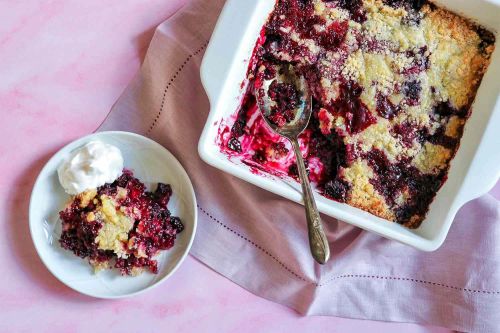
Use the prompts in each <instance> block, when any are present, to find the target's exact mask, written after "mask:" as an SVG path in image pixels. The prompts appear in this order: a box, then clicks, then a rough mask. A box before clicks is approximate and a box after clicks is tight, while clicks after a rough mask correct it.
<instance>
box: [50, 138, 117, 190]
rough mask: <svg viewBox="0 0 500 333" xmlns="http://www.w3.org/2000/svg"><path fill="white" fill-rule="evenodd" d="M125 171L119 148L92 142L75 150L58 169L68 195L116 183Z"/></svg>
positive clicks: (60, 180)
mask: <svg viewBox="0 0 500 333" xmlns="http://www.w3.org/2000/svg"><path fill="white" fill-rule="evenodd" d="M122 171H123V156H122V153H121V151H120V149H118V148H117V147H115V146H113V145H110V144H107V143H104V142H101V141H91V142H89V143H87V144H86V145H85V146H83V147H81V148H79V149H77V150H75V151H74V152H73V153H72V154H71V155H70V156H69V157H68V158H67V159H66V160H65V161H64V162H63V163H62V164H61V165H60V166H59V168H58V169H57V174H58V176H59V182H60V183H61V185H62V187H64V190H65V191H66V192H67V193H68V194H72V195H75V194H79V193H82V192H84V191H86V190H89V189H92V188H96V187H99V186H102V185H104V184H106V183H112V182H114V181H115V180H116V179H117V178H118V177H119V176H120V175H121V174H122Z"/></svg>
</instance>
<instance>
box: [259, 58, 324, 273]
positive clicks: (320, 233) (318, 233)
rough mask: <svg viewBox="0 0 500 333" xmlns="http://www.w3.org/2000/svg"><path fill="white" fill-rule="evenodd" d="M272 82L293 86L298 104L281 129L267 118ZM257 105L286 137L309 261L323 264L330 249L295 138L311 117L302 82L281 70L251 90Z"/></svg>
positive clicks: (287, 70) (283, 69)
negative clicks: (294, 169) (293, 161)
mask: <svg viewBox="0 0 500 333" xmlns="http://www.w3.org/2000/svg"><path fill="white" fill-rule="evenodd" d="M274 79H276V80H277V81H278V83H287V84H293V85H294V86H295V88H296V90H297V92H298V93H299V95H300V96H299V100H300V102H299V105H298V107H297V109H296V110H295V118H294V119H293V120H292V121H290V122H289V123H287V124H285V125H283V126H281V127H280V126H277V125H276V124H274V123H273V122H271V121H270V120H269V119H268V116H269V115H271V107H272V106H273V105H274V103H275V102H274V101H273V100H272V99H271V98H270V97H269V94H268V92H269V86H270V85H271V83H272V82H273V81H274ZM255 95H256V99H257V104H258V106H259V109H260V111H261V113H262V114H263V116H264V119H265V121H266V123H267V124H268V125H269V127H271V129H272V130H273V131H274V132H276V133H277V134H279V135H281V136H283V137H285V138H287V139H288V140H289V141H290V142H291V144H292V146H293V150H294V153H295V159H296V161H297V169H298V173H299V178H300V183H301V185H302V198H303V200H304V206H305V209H306V218H307V229H308V234H309V246H310V248H311V254H312V256H313V258H314V259H315V260H316V261H317V262H318V263H320V264H324V263H326V262H327V261H328V259H329V258H330V247H329V245H328V241H327V239H326V236H325V232H324V230H323V226H322V223H321V217H320V215H319V212H318V208H317V207H316V202H315V200H314V196H313V193H312V190H311V184H310V183H309V177H308V175H307V171H306V166H305V164H304V159H303V158H302V153H301V152H300V148H299V141H298V140H297V138H298V136H299V134H300V133H302V131H304V130H305V129H306V127H307V124H308V123H309V119H310V118H311V114H312V102H311V96H310V94H309V89H308V88H307V85H306V82H305V79H304V78H303V77H302V76H300V77H299V76H298V75H297V74H296V73H295V71H294V70H293V68H292V67H291V66H287V67H282V68H280V70H279V74H278V75H277V76H276V77H275V78H273V80H263V82H262V86H261V87H259V88H258V89H256V91H255Z"/></svg>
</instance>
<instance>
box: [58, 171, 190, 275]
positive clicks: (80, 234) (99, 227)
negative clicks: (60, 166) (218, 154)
mask: <svg viewBox="0 0 500 333" xmlns="http://www.w3.org/2000/svg"><path fill="white" fill-rule="evenodd" d="M171 195H172V188H171V187H170V185H167V184H162V183H158V185H157V188H156V190H155V191H154V192H148V191H146V187H145V185H144V184H143V183H142V182H141V181H140V180H139V179H137V178H135V177H134V176H133V174H132V172H131V171H129V170H125V171H124V172H123V174H122V175H121V176H120V177H118V179H116V180H115V181H114V182H113V183H111V184H104V185H103V186H100V187H98V188H96V189H90V190H87V191H85V192H82V193H80V194H78V195H76V196H74V197H73V198H72V200H71V202H70V203H69V204H68V205H67V207H66V208H65V209H64V210H63V211H61V212H60V213H59V216H60V218H61V221H62V226H63V227H62V234H61V238H60V244H61V246H62V247H63V248H64V249H66V250H70V251H72V252H73V253H74V254H76V255H77V256H79V257H81V258H87V259H88V260H89V262H90V264H91V265H92V266H94V268H95V270H96V271H98V270H100V269H106V268H109V267H112V266H114V267H115V268H118V269H119V270H120V272H121V273H122V274H123V275H138V274H140V273H142V272H143V271H144V270H146V269H147V270H149V271H150V272H152V273H157V272H158V263H157V261H156V260H155V259H154V257H155V256H156V255H157V254H159V252H160V251H161V250H168V249H170V248H171V247H172V246H173V245H174V241H175V238H176V236H177V234H178V233H180V232H182V231H183V230H184V225H183V224H182V222H181V220H180V219H179V218H178V217H175V216H171V214H170V211H169V210H168V208H167V204H168V201H169V199H170V196H171Z"/></svg>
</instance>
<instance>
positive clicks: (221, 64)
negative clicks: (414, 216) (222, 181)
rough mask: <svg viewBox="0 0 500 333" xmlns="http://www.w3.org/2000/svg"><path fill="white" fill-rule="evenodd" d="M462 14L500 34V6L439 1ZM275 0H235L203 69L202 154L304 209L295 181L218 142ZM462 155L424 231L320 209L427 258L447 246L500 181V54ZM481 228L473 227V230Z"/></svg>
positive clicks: (323, 202)
mask: <svg viewBox="0 0 500 333" xmlns="http://www.w3.org/2000/svg"><path fill="white" fill-rule="evenodd" d="M436 3H437V4H438V5H441V6H444V7H446V8H448V9H450V10H452V11H454V12H456V13H458V14H460V15H463V16H465V17H468V18H471V19H472V20H474V21H475V22H477V23H479V24H481V25H483V26H485V27H486V28H488V29H490V30H491V31H493V32H494V33H495V34H496V35H497V41H498V34H497V32H498V31H500V0H476V1H470V0H439V1H436ZM274 4H275V1H274V0H255V1H248V0H227V2H226V4H225V7H224V9H223V11H222V13H221V15H220V17H219V21H218V23H217V25H216V27H215V30H214V32H213V35H212V39H211V41H210V43H209V46H208V48H207V51H206V53H205V56H204V59H203V63H202V66H201V79H202V82H203V85H204V87H205V90H206V92H207V95H208V97H209V100H210V106H211V110H210V114H209V115H208V119H207V122H206V124H205V128H204V130H203V133H202V135H201V138H200V141H199V145H198V151H199V154H200V156H201V158H202V159H203V160H205V161H206V162H207V163H209V164H211V165H212V166H214V167H216V168H219V169H221V170H222V171H225V172H227V173H230V174H232V175H234V176H237V177H239V178H241V179H243V180H246V181H248V182H250V183H252V184H254V185H256V186H259V187H261V188H263V189H266V190H268V191H271V192H274V193H276V194H278V195H281V196H283V197H285V198H288V199H290V200H293V201H295V202H299V203H300V202H302V197H301V194H300V186H299V184H297V183H296V182H294V181H293V180H287V179H281V178H278V177H275V176H272V175H265V176H262V175H259V174H255V173H252V172H251V170H250V168H249V167H248V166H247V165H245V164H243V163H240V162H238V161H237V160H235V159H231V160H230V159H228V157H227V156H226V155H225V154H223V153H221V152H220V147H219V146H218V144H217V143H216V138H217V136H218V129H219V124H220V122H221V120H223V119H227V118H228V117H230V116H231V115H233V114H235V112H236V110H237V108H238V106H239V104H240V102H241V97H242V94H243V92H244V90H243V88H244V87H243V88H242V84H241V83H242V81H244V79H245V75H246V71H247V68H248V61H249V59H250V57H251V55H252V51H253V49H254V46H255V43H256V41H257V38H258V36H259V33H260V31H261V29H262V26H263V25H264V23H265V21H266V20H267V18H268V15H269V13H270V12H271V11H272V9H273V7H274ZM472 107H473V112H472V116H471V117H470V119H469V120H468V122H467V124H466V126H465V130H464V135H463V137H462V140H461V144H460V148H459V150H458V152H457V154H456V156H455V158H454V159H453V160H452V162H451V167H450V170H449V173H448V180H447V181H446V182H445V184H444V185H443V187H442V188H441V189H440V190H439V192H438V193H437V195H436V197H435V199H434V201H433V203H432V204H431V206H430V209H429V212H428V214H427V217H426V219H425V220H424V221H423V223H422V225H421V226H420V227H419V228H418V229H407V228H405V227H403V226H401V225H399V224H397V223H392V222H388V221H386V220H384V219H381V218H379V217H376V216H374V215H371V214H369V213H367V212H364V211H362V210H360V209H357V208H353V207H351V206H348V205H346V204H341V203H338V202H335V201H333V200H329V199H327V198H325V197H323V196H322V195H320V194H319V193H316V200H317V205H318V209H319V210H320V211H321V212H322V213H324V214H327V215H330V216H332V217H335V218H337V219H339V220H342V221H345V222H347V223H350V224H353V225H355V226H358V227H361V228H363V229H365V230H369V231H372V232H375V233H377V234H379V235H382V236H384V237H387V238H390V239H393V240H397V241H399V242H402V243H405V244H408V245H410V246H413V247H415V248H417V249H420V250H424V251H433V250H436V249H437V248H438V247H439V246H441V244H442V243H443V242H444V239H445V238H446V235H447V233H448V230H449V228H450V226H451V223H452V222H453V219H454V217H455V215H456V213H457V211H458V209H459V208H460V207H462V206H463V205H464V204H465V203H466V202H468V201H470V200H472V199H474V198H477V197H479V196H480V195H482V194H485V193H486V192H488V191H489V190H490V189H491V188H492V187H493V186H494V185H495V184H496V182H497V181H498V179H499V176H500V47H498V46H497V48H496V50H495V52H494V53H493V55H492V62H491V65H490V67H489V69H488V71H487V73H486V74H485V76H484V78H483V81H482V84H481V87H480V88H479V91H478V93H477V96H476V100H475V102H474V104H473V106H472ZM473 222H475V221H471V227H473V226H472V223H473Z"/></svg>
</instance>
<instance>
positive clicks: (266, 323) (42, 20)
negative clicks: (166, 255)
mask: <svg viewBox="0 0 500 333" xmlns="http://www.w3.org/2000/svg"><path fill="white" fill-rule="evenodd" d="M186 2H187V0H151V1H148V2H147V5H146V2H139V1H132V0H113V1H106V2H102V1H98V0H87V1H77V0H73V1H67V0H52V1H29V2H27V1H16V2H14V1H8V2H7V1H1V2H0V22H1V23H0V116H1V119H0V175H1V176H0V227H2V230H3V232H1V233H0V262H1V264H2V266H3V268H2V274H0V332H7V331H9V332H30V331H34V330H36V331H38V332H49V331H50V332H86V331H88V330H89V329H91V328H95V327H96V324H97V323H99V325H98V328H99V329H98V331H100V330H102V331H105V330H109V329H110V328H113V330H118V329H125V330H126V331H139V330H143V331H144V332H148V331H153V330H155V329H156V330H157V329H163V330H168V331H172V332H173V331H175V332H190V331H200V332H210V331H222V332H229V331H231V332H232V331H238V332H255V331H258V332H262V331H264V332H266V331H269V332H292V331H321V330H325V329H328V330H329V331H331V332H367V331H377V330H378V331H380V332H389V333H390V332H448V331H447V330H445V329H440V328H436V327H425V326H418V325H412V324H391V323H381V322H370V321H360V320H350V319H343V318H330V317H300V316H298V315H297V314H296V313H295V312H293V311H291V310H289V309H287V308H285V307H282V306H280V305H277V304H274V303H271V302H269V301H266V300H264V299H261V298H258V297H256V296H254V295H252V294H250V293H249V292H247V291H246V290H244V289H242V288H241V287H239V286H237V285H236V284H233V283H232V282H230V281H229V280H227V279H225V278H223V277H222V276H220V275H218V274H217V273H215V272H213V271H211V270H210V269H209V268H207V267H206V266H204V265H203V264H201V263H199V262H198V261H196V260H195V259H193V258H192V257H188V258H187V260H186V261H185V263H184V264H183V265H182V266H181V268H180V269H179V271H178V272H177V273H176V274H175V275H174V276H172V278H171V279H169V280H168V281H166V282H165V283H163V284H162V285H160V286H159V287H158V288H156V289H154V291H151V292H148V293H146V294H144V295H142V296H138V297H135V298H133V299H129V300H122V301H103V300H96V299H92V298H89V297H86V296H83V295H79V294H78V293H76V292H74V291H73V290H71V289H69V288H67V287H66V286H64V285H62V284H61V283H60V282H59V281H58V280H56V279H55V278H54V277H53V276H52V275H51V274H50V273H49V272H48V271H47V269H46V268H45V267H44V266H43V264H42V263H41V261H40V260H39V259H38V256H37V254H36V252H35V249H34V247H33V245H32V242H31V238H30V236H29V231H28V202H29V196H30V191H31V188H32V186H33V183H34V181H35V178H36V176H37V174H38V172H39V171H40V170H41V168H42V166H43V165H44V163H45V162H46V161H47V160H48V158H49V157H50V156H51V155H52V154H53V153H55V151H57V150H58V149H59V148H61V147H62V146H64V145H65V144H67V143H68V142H70V141H72V140H74V139H76V138H78V137H80V136H83V135H85V134H88V133H90V132H92V131H94V130H95V129H96V128H97V126H98V125H99V124H100V123H101V122H102V120H103V119H104V117H105V116H106V114H107V112H108V110H109V109H110V107H111V106H112V104H113V102H114V101H115V100H116V99H117V98H118V96H119V95H120V94H121V92H122V91H123V89H124V88H125V87H126V85H127V84H128V82H129V81H130V79H131V78H132V77H133V75H134V73H135V72H136V71H137V69H138V68H139V66H140V63H141V60H142V58H143V56H144V54H145V52H146V49H147V45H148V42H149V40H150V39H151V37H152V34H153V32H154V28H155V26H156V25H158V24H159V23H160V22H162V21H163V20H165V19H167V18H168V17H169V16H170V15H172V14H173V13H175V12H176V10H178V9H179V8H180V7H181V6H182V5H183V4H184V3H186ZM494 192H495V194H496V196H497V197H498V194H499V193H500V186H498V185H497V187H496V188H495V190H494ZM200 236H201V237H202V235H200Z"/></svg>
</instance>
